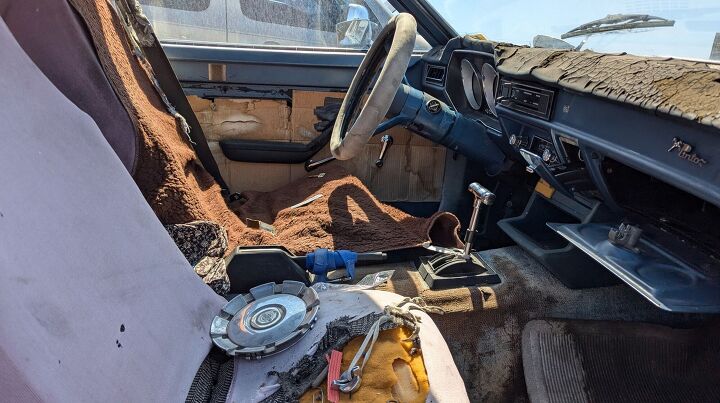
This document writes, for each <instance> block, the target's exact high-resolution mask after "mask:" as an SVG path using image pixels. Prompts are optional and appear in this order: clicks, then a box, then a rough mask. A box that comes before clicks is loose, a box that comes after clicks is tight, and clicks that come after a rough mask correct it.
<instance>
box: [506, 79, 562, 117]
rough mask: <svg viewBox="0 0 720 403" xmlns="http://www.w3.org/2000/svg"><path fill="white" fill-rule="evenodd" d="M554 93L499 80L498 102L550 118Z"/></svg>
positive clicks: (524, 111) (511, 107)
mask: <svg viewBox="0 0 720 403" xmlns="http://www.w3.org/2000/svg"><path fill="white" fill-rule="evenodd" d="M554 97H555V93H554V92H553V91H552V90H548V89H545V88H540V87H537V86H534V85H528V84H524V83H518V82H515V81H509V80H501V81H500V98H499V101H500V104H501V105H502V106H505V107H508V108H510V109H512V110H515V111H518V112H523V113H527V114H529V115H533V116H536V117H539V118H541V119H544V120H550V113H551V112H552V103H553V98H554Z"/></svg>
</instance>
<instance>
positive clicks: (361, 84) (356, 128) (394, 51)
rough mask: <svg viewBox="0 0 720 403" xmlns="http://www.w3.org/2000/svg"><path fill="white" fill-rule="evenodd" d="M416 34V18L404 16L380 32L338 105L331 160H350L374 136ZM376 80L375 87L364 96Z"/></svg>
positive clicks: (404, 66) (411, 49)
mask: <svg viewBox="0 0 720 403" xmlns="http://www.w3.org/2000/svg"><path fill="white" fill-rule="evenodd" d="M416 35H417V23H416V22H415V18H414V17H413V16H412V15H410V14H407V13H400V14H397V15H395V16H394V17H393V18H392V19H390V21H389V22H388V23H387V25H385V27H384V28H383V29H382V31H380V33H379V34H378V37H377V39H376V40H375V42H373V44H372V46H371V47H370V50H368V52H367V54H365V58H363V61H362V63H360V67H359V68H358V70H357V72H356V73H355V77H353V80H352V83H351V84H350V89H348V92H347V94H346V95H345V99H344V100H343V103H342V105H341V106H340V111H339V112H338V115H337V118H336V120H335V126H334V127H333V131H332V137H331V138H330V151H331V152H332V155H333V157H335V158H337V159H339V160H347V159H350V158H353V157H354V156H356V155H358V154H360V153H361V152H362V150H363V148H364V147H365V144H367V142H368V140H369V139H370V137H372V135H373V133H375V129H376V128H377V127H378V125H379V124H380V122H382V120H383V119H384V118H385V115H386V114H387V112H388V110H389V109H390V104H391V103H392V101H393V98H394V97H395V93H396V92H397V90H398V88H399V87H400V83H401V82H402V80H403V77H404V76H405V71H406V70H407V68H408V64H409V63H410V56H411V55H412V51H413V48H414V47H415V36H416ZM378 71H379V73H378ZM375 77H377V80H375V85H374V86H373V89H372V91H371V92H370V94H369V95H367V97H366V93H367V91H368V88H370V85H371V84H372V83H373V80H374V79H375ZM365 99H367V101H366V102H365V104H364V105H363V104H362V102H363V101H364V100H365Z"/></svg>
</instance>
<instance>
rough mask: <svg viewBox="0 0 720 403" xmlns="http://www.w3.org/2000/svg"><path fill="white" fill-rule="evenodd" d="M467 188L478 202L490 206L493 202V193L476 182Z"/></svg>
mask: <svg viewBox="0 0 720 403" xmlns="http://www.w3.org/2000/svg"><path fill="white" fill-rule="evenodd" d="M468 190H469V191H470V193H472V194H473V195H474V196H475V198H476V199H478V200H479V201H480V203H482V204H485V205H487V206H490V205H492V204H493V202H495V194H494V193H493V192H491V191H489V190H487V189H486V188H484V187H483V186H482V185H480V184H479V183H477V182H473V183H471V184H470V186H468Z"/></svg>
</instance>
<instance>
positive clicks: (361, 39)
mask: <svg viewBox="0 0 720 403" xmlns="http://www.w3.org/2000/svg"><path fill="white" fill-rule="evenodd" d="M335 32H336V33H337V40H338V45H340V46H341V47H344V48H360V49H367V48H369V47H370V45H371V44H372V42H373V41H374V40H375V38H376V37H377V35H378V33H379V32H380V26H379V25H378V24H377V23H374V22H372V21H370V15H369V13H368V9H367V8H365V7H364V6H361V5H359V4H349V5H348V14H347V20H345V21H343V22H340V23H338V24H336V25H335Z"/></svg>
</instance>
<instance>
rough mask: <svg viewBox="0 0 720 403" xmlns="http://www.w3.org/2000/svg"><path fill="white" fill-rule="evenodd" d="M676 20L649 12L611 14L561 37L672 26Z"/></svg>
mask: <svg viewBox="0 0 720 403" xmlns="http://www.w3.org/2000/svg"><path fill="white" fill-rule="evenodd" d="M673 25H675V21H674V20H668V19H666V18H662V17H655V16H652V15H647V14H610V15H608V16H607V17H605V18H601V19H599V20H595V21H590V22H588V23H587V24H583V25H580V26H579V27H577V28H573V29H571V30H569V31H568V32H566V33H564V34H562V35H560V38H562V39H566V38H572V37H574V36H582V35H591V34H597V33H599V32H610V31H624V30H626V29H634V28H654V27H672V26H673Z"/></svg>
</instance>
